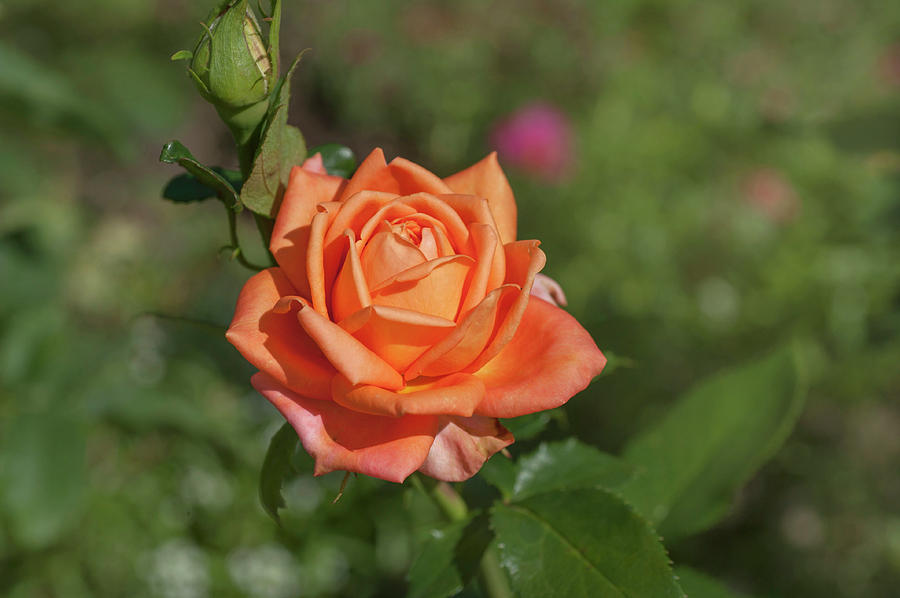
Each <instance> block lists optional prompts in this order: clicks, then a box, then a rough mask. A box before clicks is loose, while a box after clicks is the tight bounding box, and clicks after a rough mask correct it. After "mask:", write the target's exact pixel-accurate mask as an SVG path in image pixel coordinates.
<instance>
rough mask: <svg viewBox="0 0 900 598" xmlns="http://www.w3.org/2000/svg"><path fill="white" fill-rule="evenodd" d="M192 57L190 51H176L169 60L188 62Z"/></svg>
mask: <svg viewBox="0 0 900 598" xmlns="http://www.w3.org/2000/svg"><path fill="white" fill-rule="evenodd" d="M193 57H194V53H193V52H191V51H190V50H178V51H177V52H175V53H174V54H172V57H171V58H170V60H172V62H175V61H176V60H190V59H192V58H193Z"/></svg>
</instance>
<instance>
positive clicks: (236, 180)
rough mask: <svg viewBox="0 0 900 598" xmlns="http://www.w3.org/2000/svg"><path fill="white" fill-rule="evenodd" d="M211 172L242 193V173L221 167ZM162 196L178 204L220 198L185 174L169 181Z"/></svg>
mask: <svg viewBox="0 0 900 598" xmlns="http://www.w3.org/2000/svg"><path fill="white" fill-rule="evenodd" d="M210 170H212V171H213V172H215V173H216V174H219V175H221V176H222V178H224V179H225V180H226V181H228V182H229V183H231V186H232V187H233V188H234V190H235V191H236V192H238V193H240V191H241V186H242V185H243V183H244V181H243V180H242V179H241V173H239V172H238V171H236V170H226V169H224V168H221V167H219V166H213V167H212V168H211V169H210ZM162 196H163V198H164V199H168V200H171V201H174V202H177V203H189V202H194V201H203V200H205V199H210V198H212V197H218V192H217V191H216V190H215V189H213V188H212V187H209V186H207V185H204V184H203V183H201V182H200V181H199V180H198V179H197V177H195V176H194V175H192V174H190V173H188V172H185V173H182V174H179V175H176V176H174V177H172V179H171V180H169V182H168V183H167V184H166V186H165V187H164V188H163V193H162Z"/></svg>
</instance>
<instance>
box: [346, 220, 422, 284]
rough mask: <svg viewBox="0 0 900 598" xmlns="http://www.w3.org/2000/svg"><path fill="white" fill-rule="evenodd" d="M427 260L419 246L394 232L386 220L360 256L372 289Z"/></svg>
mask: <svg viewBox="0 0 900 598" xmlns="http://www.w3.org/2000/svg"><path fill="white" fill-rule="evenodd" d="M425 262H426V260H425V256H424V255H422V252H421V251H419V248H418V247H416V246H415V245H413V244H412V243H410V242H409V241H407V240H406V239H404V238H402V237H401V236H400V235H398V234H396V233H394V232H393V231H392V230H391V227H390V225H389V224H387V223H386V222H382V223H381V227H380V229H379V230H378V232H377V233H375V234H374V235H372V238H371V239H370V240H369V242H368V243H367V244H366V247H365V249H363V251H362V255H361V256H360V263H361V264H362V269H363V273H364V274H365V277H366V280H367V281H368V282H369V288H370V290H371V289H377V288H378V287H379V286H381V285H383V284H384V283H385V282H387V281H388V280H391V279H392V278H393V277H395V276H397V275H398V274H399V273H400V272H403V271H405V270H408V269H409V268H412V267H414V266H418V265H420V264H424V263H425Z"/></svg>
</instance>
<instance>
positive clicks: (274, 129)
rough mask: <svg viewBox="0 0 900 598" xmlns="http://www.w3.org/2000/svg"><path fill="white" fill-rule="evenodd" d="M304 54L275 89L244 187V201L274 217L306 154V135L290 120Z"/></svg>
mask: <svg viewBox="0 0 900 598" xmlns="http://www.w3.org/2000/svg"><path fill="white" fill-rule="evenodd" d="M302 56H303V52H301V53H300V54H298V55H297V57H296V58H295V59H294V61H293V63H291V66H290V68H289V69H288V71H287V72H286V73H285V74H284V77H282V78H281V79H279V81H278V84H277V85H276V87H275V91H274V92H273V93H272V97H271V99H270V103H269V111H268V115H267V117H266V121H265V129H264V130H263V133H262V136H261V138H260V143H259V147H258V148H257V150H256V155H255V157H254V159H253V166H252V168H251V169H250V173H249V175H248V176H247V180H246V181H245V182H244V187H243V189H242V190H241V201H242V202H243V204H244V205H245V206H247V208H248V209H250V210H251V211H253V212H255V213H257V214H260V215H262V216H265V217H267V218H274V217H275V215H276V214H277V213H278V207H279V204H280V202H281V198H282V196H283V195H284V190H285V188H286V187H287V183H288V178H289V177H290V174H291V168H293V167H294V166H296V165H300V164H302V163H303V160H304V159H305V158H306V143H305V142H304V140H303V135H302V134H301V133H300V130H299V129H297V128H296V127H292V126H291V125H289V124H287V117H288V104H289V103H290V98H291V85H290V82H291V77H292V76H293V74H294V70H295V69H296V68H297V65H298V64H299V62H300V58H301V57H302Z"/></svg>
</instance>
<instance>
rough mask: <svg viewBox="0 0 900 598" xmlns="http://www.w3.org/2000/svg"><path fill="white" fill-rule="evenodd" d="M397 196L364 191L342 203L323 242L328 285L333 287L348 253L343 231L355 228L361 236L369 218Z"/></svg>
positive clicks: (323, 257)
mask: <svg viewBox="0 0 900 598" xmlns="http://www.w3.org/2000/svg"><path fill="white" fill-rule="evenodd" d="M395 197H396V196H395V195H392V194H390V193H385V192H382V191H361V192H359V193H357V194H355V195H354V196H353V197H351V198H350V199H348V200H346V201H345V202H344V203H342V204H341V209H340V211H338V213H337V215H336V216H335V217H334V220H333V221H332V222H331V224H330V225H329V228H328V231H327V232H326V233H325V238H324V240H323V242H322V243H323V252H322V261H323V280H324V284H325V288H328V289H330V288H331V286H332V285H333V284H334V279H335V278H336V277H337V275H338V272H339V270H340V267H341V263H342V262H343V259H344V256H345V255H346V251H347V243H346V241H345V240H344V231H346V230H347V229H349V230H352V231H353V232H354V234H356V235H357V238H361V237H360V234H361V231H362V228H363V226H364V225H365V224H366V222H368V221H369V220H370V219H371V218H372V217H373V216H374V215H375V214H376V213H377V212H378V210H380V209H381V208H382V206H384V205H385V204H387V203H389V202H390V201H392V200H393V199H394V198H395ZM360 257H362V256H360Z"/></svg>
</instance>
